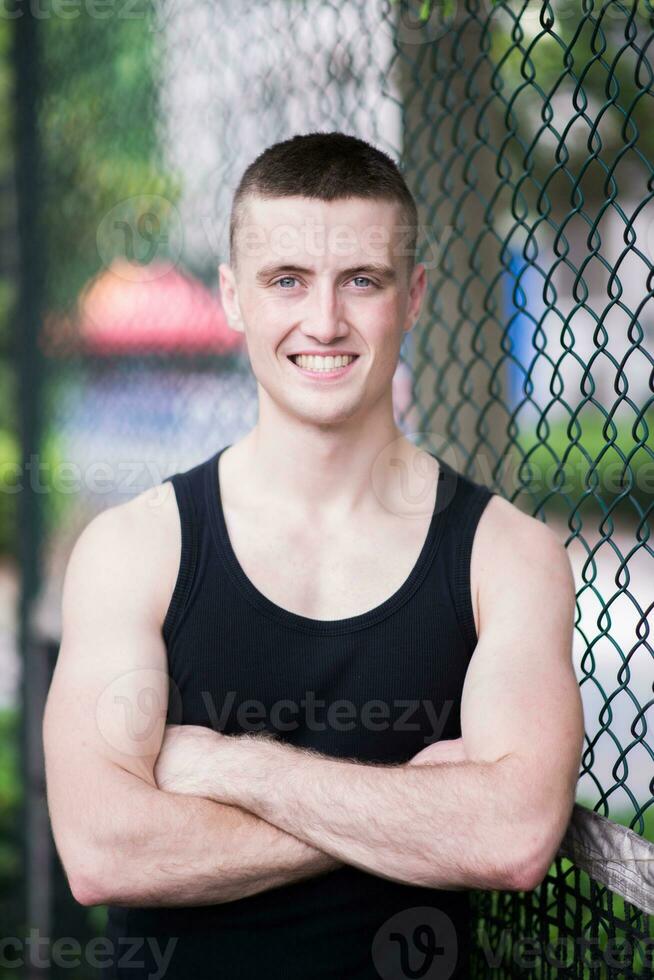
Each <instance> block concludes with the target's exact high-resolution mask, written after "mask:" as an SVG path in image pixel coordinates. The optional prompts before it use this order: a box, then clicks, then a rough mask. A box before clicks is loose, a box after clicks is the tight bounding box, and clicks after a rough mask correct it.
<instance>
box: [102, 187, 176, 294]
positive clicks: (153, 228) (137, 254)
mask: <svg viewBox="0 0 654 980" xmlns="http://www.w3.org/2000/svg"><path fill="white" fill-rule="evenodd" d="M182 232H183V229H182V220H181V218H180V215H179V212H178V210H177V208H176V207H175V206H174V205H173V204H172V202H171V201H169V200H168V199H167V198H165V197H162V196H161V195H159V194H138V195H136V196H134V197H127V198H125V199H124V200H122V201H119V202H118V204H116V205H114V207H113V208H111V210H110V211H108V212H107V213H106V214H105V216H104V217H103V219H102V221H101V222H100V224H99V225H98V231H97V234H96V243H97V247H98V255H99V256H100V258H101V260H102V263H103V265H105V266H106V267H107V268H110V267H111V269H112V271H113V272H115V274H116V275H118V276H120V278H122V279H127V280H129V281H132V282H144V281H148V280H150V279H156V278H159V277H161V276H163V275H165V274H166V273H167V272H169V271H170V270H171V269H172V268H173V266H175V265H176V264H177V262H178V260H179V257H180V255H181V253H182V245H183V233H182ZM117 257H118V258H120V262H119V263H116V262H115V261H114V260H115V259H116V258H117ZM155 260H156V261H155Z"/></svg>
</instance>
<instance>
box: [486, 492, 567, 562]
mask: <svg viewBox="0 0 654 980" xmlns="http://www.w3.org/2000/svg"><path fill="white" fill-rule="evenodd" d="M478 531H479V537H480V539H481V540H482V541H483V542H485V543H486V545H487V546H489V547H493V548H497V547H500V548H502V547H503V546H504V547H505V548H506V549H507V550H510V549H511V548H513V547H518V548H527V549H529V550H531V549H533V548H539V547H542V548H548V549H552V548H553V549H554V550H559V549H562V548H563V542H562V541H561V540H560V538H559V536H558V535H557V533H556V532H555V531H554V530H553V529H552V528H551V527H550V526H549V525H548V524H546V523H545V522H544V521H541V520H539V519H538V518H537V517H533V516H532V515H530V514H526V513H525V512H524V511H522V510H520V508H519V507H517V506H516V505H515V504H514V503H512V502H511V501H510V500H507V499H506V497H503V496H502V495H501V494H499V493H494V494H493V495H492V496H491V497H490V498H489V500H488V503H487V504H486V507H485V508H484V511H483V513H482V515H481V518H480V521H479V529H478Z"/></svg>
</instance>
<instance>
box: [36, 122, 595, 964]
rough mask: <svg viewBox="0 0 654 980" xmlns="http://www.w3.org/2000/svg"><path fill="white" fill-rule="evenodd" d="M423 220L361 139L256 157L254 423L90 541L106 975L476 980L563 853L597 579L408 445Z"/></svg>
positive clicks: (247, 245)
mask: <svg viewBox="0 0 654 980" xmlns="http://www.w3.org/2000/svg"><path fill="white" fill-rule="evenodd" d="M416 229H417V214H416V210H415V203H414V201H413V199H412V197H411V195H410V193H409V191H408V189H407V187H406V185H405V183H404V180H403V178H402V176H401V174H400V172H399V170H398V169H397V167H396V166H395V164H394V163H393V161H392V160H391V159H390V158H389V157H387V156H386V155H385V154H384V153H382V152H381V151H379V150H378V149H376V148H374V147H372V146H371V145H369V144H367V143H365V142H363V141H362V140H359V139H356V138H354V137H352V136H347V135H344V134H341V133H311V134H307V135H303V136H296V137H294V138H293V139H290V140H287V141H285V142H283V143H279V144H277V145H275V146H272V147H270V148H269V149H267V150H266V151H265V152H264V153H263V154H262V155H261V156H260V157H258V158H257V159H256V160H255V161H254V163H253V164H252V165H251V166H250V167H249V168H248V169H247V170H246V172H245V174H244V176H243V178H242V180H241V183H240V185H239V188H238V190H237V193H236V195H235V200H234V206H233V213H232V224H231V242H230V245H231V252H230V265H229V266H228V265H221V267H220V284H221V290H222V296H223V303H224V306H225V309H226V311H227V313H228V316H229V319H230V321H231V323H232V326H233V328H234V329H236V330H242V331H244V333H245V337H246V341H247V348H248V352H249V356H250V360H251V364H252V370H253V371H254V374H255V375H256V378H257V382H258V390H259V415H258V421H257V424H256V426H255V428H254V429H253V430H252V431H251V432H249V433H248V434H247V435H246V436H245V437H244V438H243V439H241V440H240V441H239V442H237V443H235V444H234V445H230V446H227V447H221V449H219V450H218V451H217V452H216V453H215V455H213V456H212V457H211V458H210V459H208V460H206V461H204V462H203V463H200V464H199V465H198V466H195V467H194V468H192V469H191V470H189V471H187V472H185V473H178V474H175V475H174V476H173V477H171V478H170V479H169V480H166V481H164V482H163V483H162V484H160V485H159V486H156V487H154V488H152V490H150V491H148V492H146V493H143V494H141V495H139V496H138V497H136V498H135V499H133V500H130V501H129V502H127V503H125V504H123V505H120V506H118V507H112V508H109V509H107V510H106V511H104V512H103V513H102V514H100V515H99V516H98V517H96V518H94V520H93V521H91V523H90V524H89V525H88V526H87V527H86V529H85V530H84V532H83V533H82V534H81V535H80V537H79V539H78V541H77V543H76V545H75V548H74V550H73V553H72V555H71V558H70V561H69V565H68V569H67V574H66V581H65V586H64V599H63V622H64V627H63V638H62V644H61V650H60V654H59V659H58V663H57V668H56V672H55V676H54V679H53V683H52V687H51V691H50V695H49V698H48V704H47V708H46V715H45V722H44V737H45V747H46V760H47V780H48V797H49V805H50V812H51V818H52V824H53V830H54V835H55V840H56V843H57V847H58V850H59V854H60V856H61V859H62V862H63V865H64V868H65V870H66V872H67V874H68V877H69V881H70V885H71V888H72V890H73V893H74V895H75V897H76V898H77V900H78V901H79V902H81V903H82V904H84V905H93V904H107V905H109V906H110V909H109V929H108V932H107V937H106V938H107V940H108V950H109V952H108V953H107V951H104V950H103V952H102V955H98V960H99V961H100V962H102V963H109V964H110V965H109V966H108V974H109V975H110V976H116V977H122V976H130V977H145V976H151V977H152V976H166V977H167V978H171V977H175V978H182V977H183V978H189V980H190V978H192V980H199V978H204V977H225V978H230V980H231V978H235V977H239V978H257V980H259V978H261V977H266V978H277V977H279V978H282V977H283V978H286V980H288V978H298V980H299V978H302V980H309V978H319V977H324V978H333V980H343V978H345V977H351V978H369V977H380V976H381V977H405V976H407V977H408V976H428V977H443V978H445V977H465V976H466V975H467V969H468V967H467V954H468V949H469V945H470V933H469V930H470V914H469V892H470V890H471V889H514V890H522V889H530V888H533V887H535V886H536V884H537V883H539V882H540V881H541V880H542V878H543V877H544V875H545V873H546V870H547V868H548V866H549V864H550V862H551V860H552V859H553V857H554V855H555V853H556V851H557V849H558V845H559V843H560V840H561V838H562V836H563V833H564V830H565V827H566V824H567V822H568V819H569V816H570V813H571V809H572V806H573V802H574V795H575V786H576V780H577V774H578V766H579V758H580V752H581V745H582V738H583V719H582V711H581V701H580V697H579V691H578V685H577V682H576V678H575V675H574V671H573V667H572V662H571V638H572V629H573V609H574V594H575V593H574V584H573V580H572V575H571V569H570V565H569V562H568V559H567V555H566V552H565V549H564V548H563V546H562V545H561V544H560V543H559V542H558V540H557V539H556V538H555V537H554V535H553V534H552V532H551V531H550V530H549V528H547V527H546V526H545V525H544V524H542V523H541V522H540V521H538V520H535V519H533V518H531V517H528V516H526V515H524V514H522V513H521V512H520V511H519V510H518V509H517V508H516V507H514V506H513V505H512V504H510V503H509V502H507V501H505V500H504V499H502V498H501V497H500V496H498V495H496V494H492V493H491V492H490V491H488V490H487V489H486V488H484V487H483V486H481V485H480V484H477V483H474V482H473V481H471V480H469V479H467V478H465V477H463V476H462V475H461V474H460V473H458V471H457V469H456V468H455V467H453V466H452V465H451V464H450V463H448V462H447V461H446V460H445V459H441V458H440V457H438V456H435V455H433V454H431V453H428V452H425V451H422V450H419V449H417V448H416V447H415V446H414V445H413V443H411V442H410V441H409V440H408V439H406V438H405V437H404V436H403V435H402V434H401V433H400V432H399V431H398V429H397V427H396V425H395V423H394V417H393V406H392V400H391V385H392V378H393V374H394V371H395V368H396V365H397V360H398V354H399V349H400V344H401V341H402V337H403V335H404V332H405V331H407V330H410V329H411V328H412V326H413V324H414V323H415V321H416V320H417V318H418V315H419V312H420V307H421V303H422V300H423V297H424V293H425V288H426V277H425V268H424V266H423V265H420V264H418V265H416V264H415V259H414V246H415V236H416ZM407 231H408V236H407ZM407 246H408V247H407ZM332 357H333V358H334V360H333V361H332V360H330V358H332Z"/></svg>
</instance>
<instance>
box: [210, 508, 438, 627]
mask: <svg viewBox="0 0 654 980" xmlns="http://www.w3.org/2000/svg"><path fill="white" fill-rule="evenodd" d="M225 519H226V525H227V530H228V534H229V539H230V543H231V548H232V550H233V552H234V554H235V556H236V558H237V560H238V563H239V564H240V566H241V568H242V570H243V572H244V573H245V575H246V576H247V577H248V578H249V580H250V582H251V583H252V584H253V585H254V586H255V588H256V589H258V591H259V592H261V593H263V595H265V596H266V597H267V598H268V599H270V600H271V601H272V602H274V603H276V604H277V605H278V606H281V607H282V608H283V609H286V610H288V611H290V612H293V613H296V614H298V615H300V616H306V617H309V618H311V619H345V618H348V617H351V616H358V615H360V614H361V613H364V612H367V611H368V610H370V609H374V608H376V607H377V606H379V605H381V603H383V602H385V601H386V600H387V599H388V598H390V597H391V596H392V595H394V594H395V592H397V591H398V590H399V589H400V588H401V587H402V585H403V584H404V583H405V581H406V580H407V578H408V577H409V575H410V574H411V572H412V570H413V569H414V567H415V565H416V564H417V562H418V561H419V559H420V556H421V553H422V550H423V547H424V545H425V541H426V539H427V533H428V530H429V520H428V519H426V518H423V519H420V520H418V519H412V520H410V519H406V518H396V519H395V521H393V520H392V519H389V520H382V521H377V522H374V523H371V524H368V525H364V524H358V525H357V524H353V525H349V526H345V525H344V526H342V527H339V528H331V529H330V530H325V529H324V528H320V527H317V526H315V525H311V524H310V523H307V524H306V525H303V526H298V525H293V524H292V523H289V522H285V523H284V524H282V523H280V522H279V521H273V520H265V519H262V518H256V519H255V518H253V516H252V515H249V516H248V517H246V516H245V515H242V514H238V513H235V512H230V513H226V515H225Z"/></svg>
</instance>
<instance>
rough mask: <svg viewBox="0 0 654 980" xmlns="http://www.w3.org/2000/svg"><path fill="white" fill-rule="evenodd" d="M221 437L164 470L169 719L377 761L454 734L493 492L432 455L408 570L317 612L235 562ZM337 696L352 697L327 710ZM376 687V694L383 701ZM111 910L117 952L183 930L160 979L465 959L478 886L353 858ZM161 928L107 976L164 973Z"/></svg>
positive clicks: (310, 973) (314, 978) (268, 977)
mask: <svg viewBox="0 0 654 980" xmlns="http://www.w3.org/2000/svg"><path fill="white" fill-rule="evenodd" d="M224 448H225V449H226V448H228V447H227V446H226V447H224ZM223 451H224V449H223V450H220V451H219V452H217V453H215V454H214V455H213V456H211V457H210V458H209V459H207V460H206V461H205V462H203V463H200V464H198V465H197V466H195V467H193V468H192V469H189V470H187V471H186V472H183V473H176V474H174V475H173V476H171V477H168V478H167V479H169V480H171V481H172V483H173V486H174V488H175V494H176V500H177V506H178V508H179V513H180V521H181V530H182V546H181V560H180V566H179V571H178V577H177V581H176V584H175V587H174V592H173V595H172V597H171V601H170V606H169V608H168V611H167V614H166V617H165V621H164V624H163V636H164V639H165V643H166V647H167V651H168V666H169V673H170V678H171V682H172V683H171V689H176V691H177V692H178V693H179V698H178V699H176V703H175V705H174V708H173V706H172V701H171V705H170V706H169V716H168V717H169V720H172V721H174V722H175V723H180V722H181V723H183V724H191V725H205V726H207V727H212V728H214V729H216V730H219V731H222V732H224V733H225V734H228V735H231V734H238V733H242V732H244V731H252V730H258V729H260V730H266V731H270V732H275V733H276V735H277V738H278V739H280V740H284V741H286V742H288V743H290V744H292V745H296V746H302V747H307V748H312V749H315V750H317V751H319V752H321V753H324V754H327V755H331V756H339V757H347V758H349V759H353V760H360V761H365V762H373V763H374V762H378V763H402V762H406V761H408V760H409V759H410V758H411V757H412V756H414V755H415V754H416V753H417V752H419V751H420V750H421V749H422V748H424V747H425V746H426V745H427V744H429V743H430V742H434V741H437V740H439V739H453V738H458V737H460V735H461V729H460V715H459V711H460V701H461V693H462V689H463V682H464V678H465V674H466V669H467V666H468V662H469V659H470V657H471V654H472V652H473V650H474V647H475V645H476V642H477V635H476V630H475V624H474V619H473V611H472V602H471V594H470V554H471V549H472V542H473V536H474V533H475V528H476V527H477V523H478V521H479V518H480V516H481V514H482V511H483V510H484V507H485V506H486V504H487V502H488V500H489V499H490V497H491V496H492V494H493V492H492V491H490V490H488V489H487V488H486V487H484V486H482V485H480V484H477V483H475V482H474V481H472V480H471V479H470V478H467V477H465V476H463V475H462V474H459V473H458V472H457V471H456V470H454V469H453V468H452V467H451V466H450V465H449V464H448V463H446V462H445V461H444V460H443V459H441V458H440V457H438V456H437V457H436V459H438V462H439V464H440V470H439V481H438V489H437V494H436V501H435V506H434V511H433V515H432V518H431V523H430V526H429V530H428V533H427V537H426V539H425V541H424V544H423V547H422V550H421V552H420V555H419V557H418V559H417V561H416V563H415V565H414V567H413V569H412V571H411V572H410V574H409V576H408V578H407V579H406V580H405V581H404V583H403V584H402V585H401V586H400V588H399V589H398V590H397V591H396V592H395V593H394V594H393V595H392V596H390V597H389V598H388V599H386V600H385V601H384V602H382V603H381V604H380V605H378V606H376V607H375V608H373V609H370V610H368V611H367V612H364V613H362V614H360V615H357V616H350V617H348V618H346V619H338V620H314V619H310V618H308V617H306V616H301V615H298V614H295V613H293V612H290V611H289V610H286V609H284V608H282V607H281V606H278V605H277V604H276V603H274V602H272V601H271V600H270V599H268V598H267V597H266V596H265V595H264V594H263V593H261V592H260V591H259V590H258V589H257V588H256V587H255V586H254V584H253V583H252V582H251V581H250V580H249V578H248V577H247V576H246V574H245V572H244V571H243V569H242V567H241V565H240V564H239V561H238V559H237V558H236V555H235V553H234V551H233V549H232V546H231V543H230V540H229V536H228V533H227V528H226V524H225V518H224V513H223V509H222V502H221V496H220V486H219V479H218V459H219V456H220V453H221V452H223ZM380 560H381V561H389V560H392V556H389V555H381V556H380ZM352 587H353V589H355V588H356V583H353V586H352ZM342 701H345V702H347V704H348V705H349V708H348V712H347V715H344V714H343V713H342V712H341V715H340V717H339V715H338V713H337V711H336V709H335V708H332V712H331V714H328V712H329V710H330V707H332V706H333V705H335V703H336V702H339V703H340V702H342ZM245 702H250V713H249V714H248V713H247V711H246V710H245V709H246V708H247V705H245ZM252 702H257V703H258V705H259V707H258V709H257V712H255V713H254V714H253V712H252V710H251V708H252ZM377 702H381V705H382V708H379V707H378V706H377V707H376V708H375V707H374V706H373V705H371V703H375V704H376V703H377ZM289 703H290V707H289ZM282 705H283V706H284V708H283V710H280V707H281V706H282ZM180 711H181V718H180V716H179V714H180ZM255 718H256V721H255V720H254V719H255ZM382 804H383V801H380V805H382ZM192 832H193V828H192V827H189V833H192ZM108 911H109V921H108V930H107V936H108V938H110V939H111V940H112V941H113V943H114V946H113V948H114V949H115V950H116V951H117V952H119V951H120V950H123V951H124V950H126V949H127V948H128V945H129V942H128V939H129V937H150V940H152V941H153V942H154V941H158V943H159V949H160V950H161V951H162V952H163V950H164V949H165V947H166V942H167V940H168V939H169V938H176V939H177V942H176V944H175V948H174V951H173V953H172V957H171V960H170V965H169V966H168V969H167V971H166V973H165V977H166V980H182V978H183V980H204V978H209V977H211V978H212V980H216V978H225V980H235V978H240V980H264V978H265V980H277V978H279V980H282V978H284V980H319V978H324V980H345V978H352V980H364V978H375V980H378V978H379V977H382V978H384V977H388V978H390V977H396V976H397V977H410V976H415V977H425V976H426V977H442V978H450V977H457V978H458V977H466V976H467V974H468V966H467V963H468V952H469V948H470V944H471V915H470V905H469V892H468V891H463V890H462V891H458V890H442V889H431V888H424V887H420V886H412V885H408V884H405V883H401V882H396V881H391V880H389V879H387V878H381V877H379V876H377V875H375V874H372V873H368V872H364V871H362V870H360V869H358V868H354V867H352V866H349V865H347V866H344V867H343V868H339V869H337V870H335V871H331V872H327V873H323V874H319V875H316V876H315V877H313V878H307V879H305V880H303V881H300V882H296V883H294V884H288V885H284V886H281V887H276V888H272V889H269V890H267V891H264V892H259V893H258V894H256V895H252V896H248V897H244V898H241V899H238V900H236V901H232V902H227V903H221V904H217V905H211V906H206V905H204V906H197V907H189V906H186V907H177V908H172V907H165V908H163V907H156V908H119V907H110V908H109V910H108ZM155 937H156V938H155ZM150 945H151V943H150V942H149V941H148V942H146V943H144V944H143V943H142V944H141V949H140V950H138V951H137V952H135V953H134V954H133V956H132V957H131V959H132V960H133V961H139V962H142V963H143V964H144V965H143V969H142V970H140V971H139V969H138V968H135V967H134V965H131V964H129V963H127V962H126V963H125V965H124V966H123V967H121V966H119V965H115V966H113V967H111V968H110V969H111V970H113V972H112V973H111V976H115V977H130V978H135V977H144V978H145V977H146V976H148V975H150V976H153V975H154V973H155V971H156V970H157V963H156V960H155V958H154V956H153V954H152V952H151V948H150ZM123 959H125V957H123ZM430 963H431V967H430ZM403 971H404V972H403Z"/></svg>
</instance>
